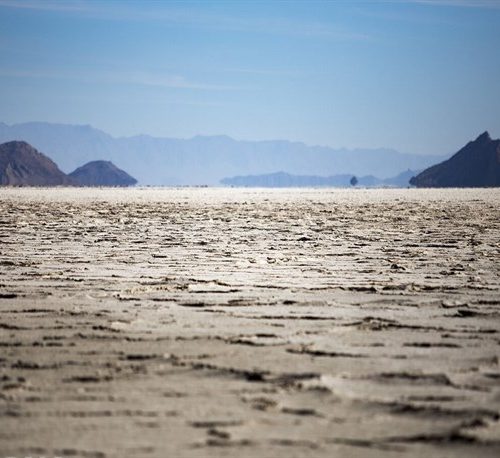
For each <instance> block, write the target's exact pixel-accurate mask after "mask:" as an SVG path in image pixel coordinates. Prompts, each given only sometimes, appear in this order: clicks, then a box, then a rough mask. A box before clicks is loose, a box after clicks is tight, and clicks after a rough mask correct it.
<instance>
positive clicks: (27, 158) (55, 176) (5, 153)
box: [0, 141, 73, 186]
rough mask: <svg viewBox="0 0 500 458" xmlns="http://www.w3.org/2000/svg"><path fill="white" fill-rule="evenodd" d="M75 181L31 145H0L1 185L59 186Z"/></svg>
mask: <svg viewBox="0 0 500 458" xmlns="http://www.w3.org/2000/svg"><path fill="white" fill-rule="evenodd" d="M71 184H73V181H72V180H71V178H69V177H68V176H67V175H65V174H64V173H63V172H61V170H59V167H57V165H56V164H55V162H53V161H52V160H51V159H49V158H48V157H47V156H45V155H44V154H42V153H40V152H39V151H37V150H36V149H35V148H33V147H32V146H31V145H30V144H29V143H26V142H23V141H12V142H7V143H3V144H1V145H0V185H3V186H9V185H10V186H57V185H71Z"/></svg>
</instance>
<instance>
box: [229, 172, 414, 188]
mask: <svg viewBox="0 0 500 458" xmlns="http://www.w3.org/2000/svg"><path fill="white" fill-rule="evenodd" d="M415 174H416V172H414V171H412V170H407V171H406V172H402V173H400V174H399V175H397V176H395V177H392V178H386V179H380V178H377V177H374V176H373V175H367V176H364V177H356V178H357V185H358V186H368V187H370V186H374V187H375V186H377V187H382V186H388V187H389V186H390V187H399V188H401V187H407V186H409V180H410V178H411V177H413V176H414V175H415ZM352 177H353V175H350V174H342V175H333V176H329V177H324V176H317V175H290V174H289V173H285V172H276V173H269V174H264V175H247V176H236V177H228V178H224V179H222V180H221V183H222V184H224V185H226V186H237V187H261V188H287V187H291V188H297V187H298V188H300V187H350V186H352V185H351V178H352Z"/></svg>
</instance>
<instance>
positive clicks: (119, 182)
mask: <svg viewBox="0 0 500 458" xmlns="http://www.w3.org/2000/svg"><path fill="white" fill-rule="evenodd" d="M69 176H70V177H71V178H72V179H73V181H74V182H75V183H76V184H77V185H79V186H133V185H135V184H136V183H137V180H136V179H135V178H133V177H131V176H130V175H129V174H128V173H127V172H125V171H123V170H121V169H119V168H118V167H117V166H116V165H114V164H113V163H112V162H110V161H92V162H88V163H87V164H85V165H82V166H81V167H78V168H77V169H76V170H75V171H73V172H71V173H70V174H69Z"/></svg>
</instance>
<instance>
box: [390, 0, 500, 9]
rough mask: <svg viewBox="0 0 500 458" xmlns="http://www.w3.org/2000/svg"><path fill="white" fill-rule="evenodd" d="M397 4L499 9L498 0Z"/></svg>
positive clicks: (413, 0)
mask: <svg viewBox="0 0 500 458" xmlns="http://www.w3.org/2000/svg"><path fill="white" fill-rule="evenodd" d="M397 3H418V4H421V5H427V6H449V7H454V8H476V9H477V8H480V9H500V1H499V0H399V1H397Z"/></svg>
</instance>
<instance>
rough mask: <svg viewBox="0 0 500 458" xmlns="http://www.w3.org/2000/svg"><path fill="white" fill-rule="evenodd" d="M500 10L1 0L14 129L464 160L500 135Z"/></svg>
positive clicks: (481, 1)
mask: <svg viewBox="0 0 500 458" xmlns="http://www.w3.org/2000/svg"><path fill="white" fill-rule="evenodd" d="M499 23H500V0H491V1H488V0H436V1H432V0H429V1H425V0H421V1H409V0H408V1H403V0H400V1H397V0H394V1H376V0H373V1H331V2H328V1H307V2H301V1H258V0H255V1H213V2H212V1H203V2H187V1H183V2H180V1H177V2H175V1H171V2H167V1H164V2H147V1H141V2H132V1H129V2H118V1H114V2H109V1H108V2H105V1H63V0H59V1H55V0H45V1H35V0H27V1H20V0H0V100H1V103H0V121H3V122H6V123H8V124H12V123H18V122H26V121H48V122H62V123H72V124H91V125H93V126H95V127H98V128H100V129H102V130H105V131H107V132H109V133H111V134H112V135H115V136H128V135H134V134H139V133H145V134H151V135H155V136H169V137H191V136H194V135H197V134H204V135H216V134H226V135H229V136H232V137H234V138H237V139H250V140H263V139H288V140H297V141H304V142H305V143H308V144H321V145H329V146H333V147H349V148H353V147H393V148H396V149H398V150H400V151H402V152H409V153H422V154H439V153H448V152H452V151H455V150H456V149H458V148H459V147H461V146H462V145H463V144H464V143H465V142H466V141H468V140H470V139H471V138H472V137H475V136H477V135H478V134H480V133H481V132H482V131H484V130H489V131H490V133H491V134H492V136H493V137H495V138H498V137H500V115H499V113H500V110H499V107H500V26H499Z"/></svg>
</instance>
